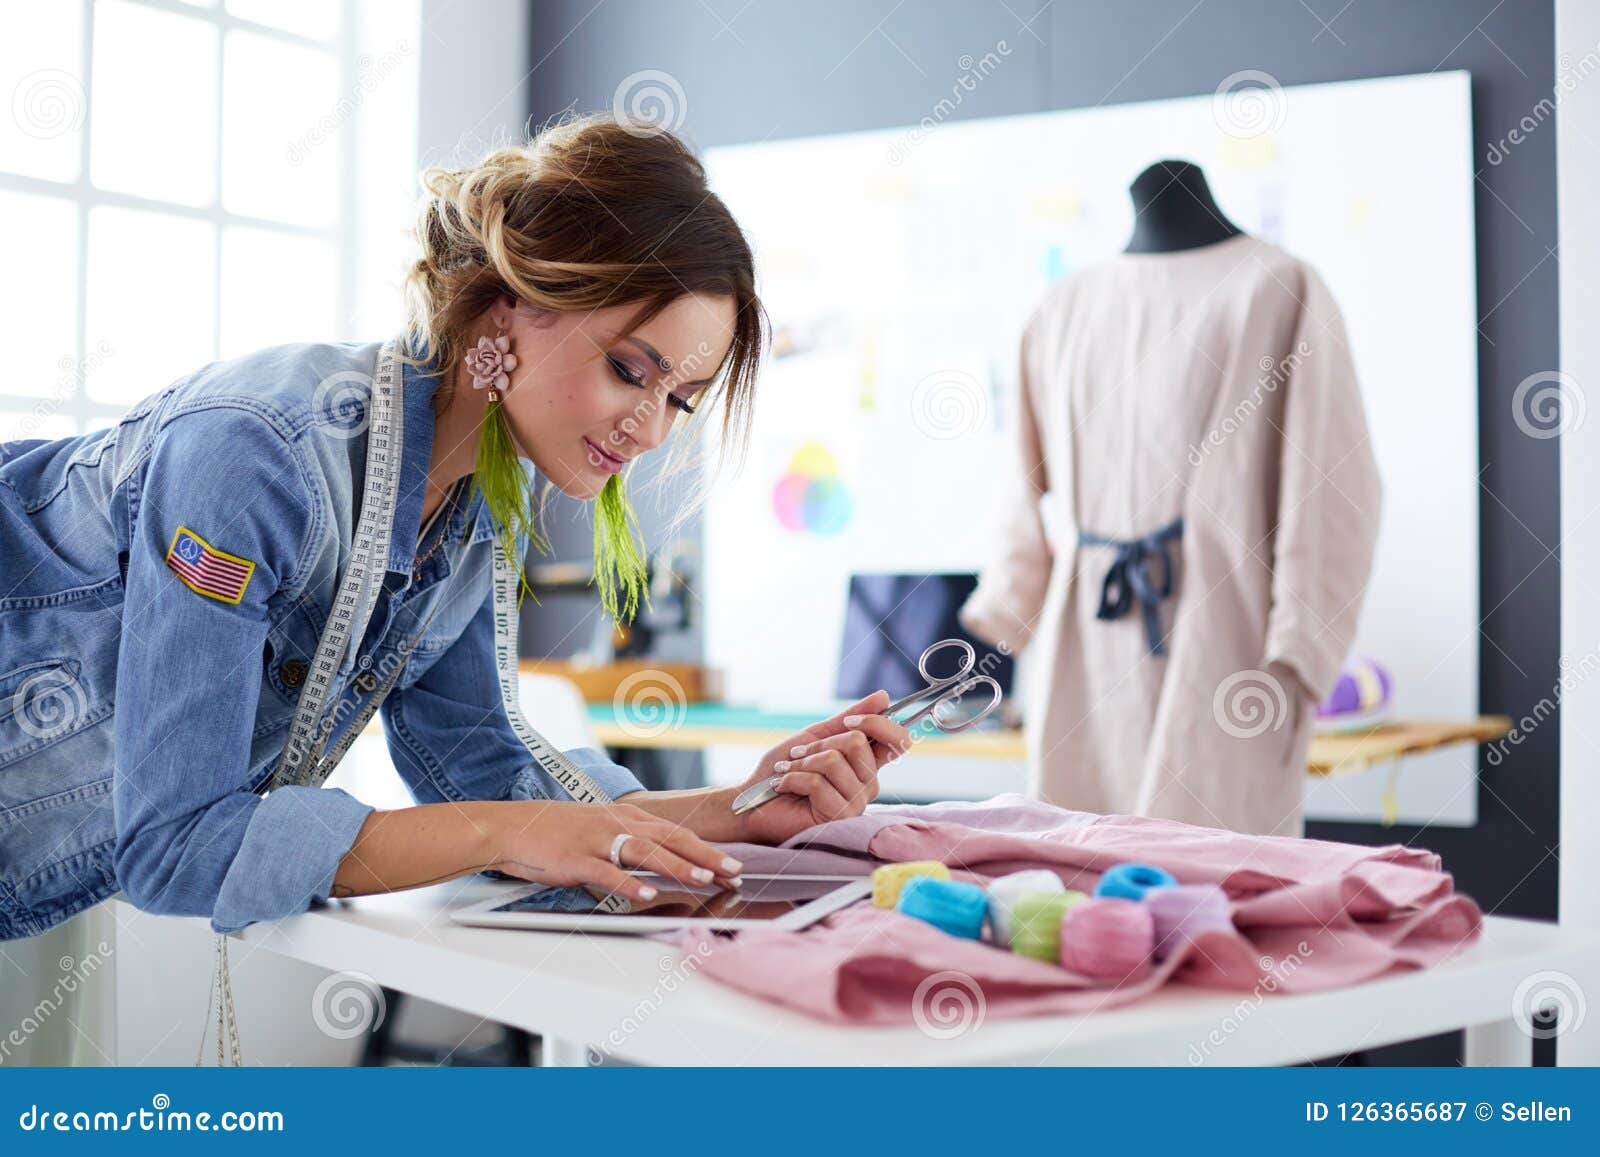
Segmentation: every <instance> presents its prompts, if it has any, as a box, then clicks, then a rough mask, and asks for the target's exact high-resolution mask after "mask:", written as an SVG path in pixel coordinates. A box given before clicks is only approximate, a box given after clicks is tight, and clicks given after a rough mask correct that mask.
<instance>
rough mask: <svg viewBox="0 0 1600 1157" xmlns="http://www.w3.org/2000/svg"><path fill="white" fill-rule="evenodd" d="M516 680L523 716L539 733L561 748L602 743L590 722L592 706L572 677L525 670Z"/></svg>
mask: <svg viewBox="0 0 1600 1157" xmlns="http://www.w3.org/2000/svg"><path fill="white" fill-rule="evenodd" d="M517 683H518V687H517V691H518V696H517V697H518V701H519V702H520V703H521V704H522V716H523V718H524V719H526V720H527V721H528V723H529V725H531V726H532V727H533V729H534V730H535V731H537V732H538V733H539V734H540V735H542V736H544V737H545V738H546V739H548V740H549V741H550V742H551V743H553V744H555V746H556V747H558V748H560V749H561V750H562V751H566V750H569V749H571V748H574V747H599V746H600V741H599V740H598V739H597V738H595V734H594V726H593V725H592V724H591V723H590V722H589V706H588V704H586V703H585V702H584V701H583V695H582V694H581V693H580V692H579V691H578V685H577V684H576V683H574V682H573V681H572V680H571V679H564V678H562V677H561V676H560V675H530V674H528V673H527V672H522V673H520V674H519V675H518V677H517Z"/></svg>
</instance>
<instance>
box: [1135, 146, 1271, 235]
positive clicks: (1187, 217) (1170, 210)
mask: <svg viewBox="0 0 1600 1157" xmlns="http://www.w3.org/2000/svg"><path fill="white" fill-rule="evenodd" d="M1128 192H1129V194H1130V195H1131V196H1132V197H1133V212H1134V219H1133V235H1132V236H1131V237H1130V238H1129V239H1128V245H1127V248H1126V249H1125V250H1124V252H1127V253H1172V252H1176V251H1178V250H1182V249H1196V248H1198V247H1200V246H1202V245H1214V244H1216V243H1217V242H1218V241H1226V240H1227V239H1228V238H1229V237H1235V236H1237V235H1238V234H1239V233H1241V232H1243V230H1241V229H1240V228H1239V227H1238V226H1237V225H1235V224H1234V223H1233V222H1232V221H1230V220H1228V219H1227V217H1225V216H1223V213H1222V210H1221V209H1220V208H1218V207H1217V202H1216V201H1215V199H1213V198H1212V196H1211V186H1210V185H1208V184H1207V183H1206V175H1205V173H1203V172H1202V171H1201V170H1200V166H1199V165H1197V164H1195V163H1194V162H1192V161H1174V160H1167V161H1157V162H1156V163H1155V164H1153V165H1151V166H1150V167H1149V168H1147V169H1146V170H1145V171H1144V172H1142V173H1140V174H1139V175H1138V176H1137V177H1135V178H1134V180H1133V184H1131V185H1129V186H1128Z"/></svg>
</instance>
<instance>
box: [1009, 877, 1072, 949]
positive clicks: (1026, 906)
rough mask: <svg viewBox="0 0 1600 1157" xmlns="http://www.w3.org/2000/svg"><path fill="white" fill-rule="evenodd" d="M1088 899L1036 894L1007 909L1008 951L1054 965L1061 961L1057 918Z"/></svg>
mask: <svg viewBox="0 0 1600 1157" xmlns="http://www.w3.org/2000/svg"><path fill="white" fill-rule="evenodd" d="M1088 898H1089V897H1088V896H1086V895H1084V894H1083V893H1082V892H1036V893H1034V894H1033V895H1030V896H1023V897H1022V898H1021V899H1019V900H1018V901H1017V902H1016V904H1015V905H1014V906H1013V907H1012V909H1011V951H1013V952H1015V953H1016V954H1017V955H1018V956H1028V957H1031V958H1032V959H1034V960H1048V961H1049V962H1050V963H1052V964H1055V963H1057V962H1058V961H1059V960H1060V959H1061V918H1062V917H1063V916H1065V915H1066V914H1067V912H1068V910H1069V909H1071V908H1072V906H1073V905H1074V904H1078V903H1081V902H1082V901H1084V900H1087V899H1088Z"/></svg>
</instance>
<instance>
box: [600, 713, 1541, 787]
mask: <svg viewBox="0 0 1600 1157" xmlns="http://www.w3.org/2000/svg"><path fill="white" fill-rule="evenodd" d="M668 713H669V714H676V715H677V716H679V718H677V720H676V721H675V722H669V723H668V724H667V725H665V726H663V725H662V724H661V723H660V722H659V721H658V720H656V719H653V718H652V719H651V720H648V721H646V722H641V723H639V724H638V725H631V724H629V723H627V722H625V721H624V720H623V719H619V717H618V712H617V710H616V708H615V707H614V706H613V705H612V704H610V703H591V704H590V705H589V722H590V723H591V724H592V725H593V727H594V731H595V736H596V737H597V738H598V739H599V740H600V742H601V743H603V744H605V745H606V746H607V747H632V748H646V749H656V750H674V751H701V750H704V749H705V748H707V747H716V746H719V745H727V746H734V747H761V748H768V747H773V746H775V745H776V744H778V743H781V742H783V740H785V739H787V738H789V736H791V735H793V734H794V733H795V732H796V731H800V730H801V729H803V728H805V727H809V726H810V725H811V724H813V723H815V722H816V721H817V720H818V719H823V718H825V717H826V716H827V715H828V714H830V712H828V711H827V710H825V709H819V710H817V711H816V712H814V713H812V714H800V713H793V712H783V713H777V712H770V711H759V710H756V709H755V708H750V707H737V706H733V705H730V704H726V703H690V704H687V705H686V706H682V707H680V708H678V709H677V711H676V712H671V711H670V710H669V712H668ZM1510 730H1511V721H1510V720H1509V719H1507V718H1506V717H1505V716H1504V715H1480V716H1478V717H1477V718H1476V719H1462V720H1410V721H1402V722H1396V723H1389V724H1385V725H1384V726H1382V727H1374V728H1371V729H1369V730H1366V731H1357V732H1351V733H1348V734H1340V735H1314V736H1312V738H1311V750H1310V752H1309V753H1308V755H1307V759H1306V763H1307V768H1306V772H1307V774H1309V775H1313V776H1325V775H1354V774H1356V773H1358V772H1362V771H1366V770H1367V769H1368V768H1370V767H1373V766H1376V765H1377V764H1381V763H1391V762H1393V761H1395V760H1398V759H1403V758H1404V757H1406V756H1408V755H1417V754H1420V753H1421V752H1424V751H1432V750H1434V749H1435V748H1439V747H1449V746H1451V745H1453V744H1457V743H1488V742H1490V741H1492V740H1495V739H1499V738H1500V737H1501V736H1503V735H1505V734H1507V732H1509V731H1510ZM923 744H925V745H926V746H923V747H922V749H923V750H924V751H925V752H926V753H928V754H930V755H964V756H976V757H978V758H980V759H1011V760H1026V759H1027V757H1028V754H1027V750H1026V748H1025V745H1024V743H1023V737H1022V731H1021V730H1020V729H1018V728H1015V727H1007V728H999V729H995V730H991V731H984V730H972V731H961V732H957V733H956V734H954V735H944V734H941V733H938V732H935V733H934V734H932V735H929V736H928V737H927V738H926V739H924V740H922V741H921V743H920V744H919V746H922V745H923Z"/></svg>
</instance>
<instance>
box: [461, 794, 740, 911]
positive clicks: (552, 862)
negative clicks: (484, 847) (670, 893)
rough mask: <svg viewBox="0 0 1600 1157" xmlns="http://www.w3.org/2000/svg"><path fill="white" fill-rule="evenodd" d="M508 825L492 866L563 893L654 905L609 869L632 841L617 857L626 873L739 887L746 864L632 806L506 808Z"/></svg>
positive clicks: (651, 894) (648, 892) (639, 887)
mask: <svg viewBox="0 0 1600 1157" xmlns="http://www.w3.org/2000/svg"><path fill="white" fill-rule="evenodd" d="M496 815H497V816H499V815H504V816H505V817H506V818H505V819H504V820H502V821H501V822H500V825H499V830H498V831H497V832H496V833H494V836H495V839H494V845H493V846H494V847H495V849H496V853H495V859H494V860H493V862H491V863H490V864H489V867H491V868H493V869H495V870H496V871H500V872H504V873H505V874H506V875H508V876H516V877H517V878H518V879H522V880H532V881H534V882H535V883H539V884H552V885H555V886H558V887H579V886H589V887H595V888H600V889H603V890H605V891H607V892H615V893H616V894H617V895H619V896H622V897H624V898H626V899H628V900H634V901H639V902H641V903H648V902H649V901H651V900H653V899H655V897H656V894H657V892H656V889H655V888H654V887H652V886H651V885H650V884H649V883H647V882H646V881H644V880H640V879H638V878H637V877H635V876H630V875H629V874H628V873H627V872H626V871H623V870H622V869H620V868H617V867H616V866H615V865H613V864H612V863H611V844H612V841H614V840H615V839H616V838H617V837H618V836H619V835H621V834H623V833H624V832H626V833H627V834H628V836H629V837H630V838H629V839H628V840H627V841H626V842H625V843H624V844H623V845H622V851H621V853H620V855H619V856H618V858H619V859H620V860H621V861H622V864H623V866H624V867H625V868H634V869H637V870H640V871H646V872H655V873H657V874H659V875H661V876H664V877H666V878H667V879H669V880H676V881H678V882H679V883H682V884H687V885H689V886H691V887H702V888H703V887H705V886H706V885H708V884H711V883H713V882H714V883H716V884H717V885H718V886H720V887H723V888H735V887H738V884H739V880H738V877H739V873H740V871H741V870H742V865H741V864H740V863H739V861H738V860H735V859H733V858H731V857H729V856H728V855H727V854H726V853H725V852H722V851H721V850H719V849H717V848H715V847H713V846H712V845H711V844H708V843H706V842H705V841H704V840H702V839H701V838H700V837H699V836H697V835H695V834H694V833H693V832H691V831H690V830H689V829H688V828H685V827H681V826H679V825H677V824H674V823H671V822H669V821H667V820H663V819H659V818H657V817H656V816H653V815H651V814H650V813H649V812H646V811H644V810H643V809H641V808H637V807H634V806H633V805H632V804H628V803H611V804H591V803H548V802H544V801H526V802H517V803H512V804H505V805H502V806H501V807H499V808H497V809H496Z"/></svg>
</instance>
